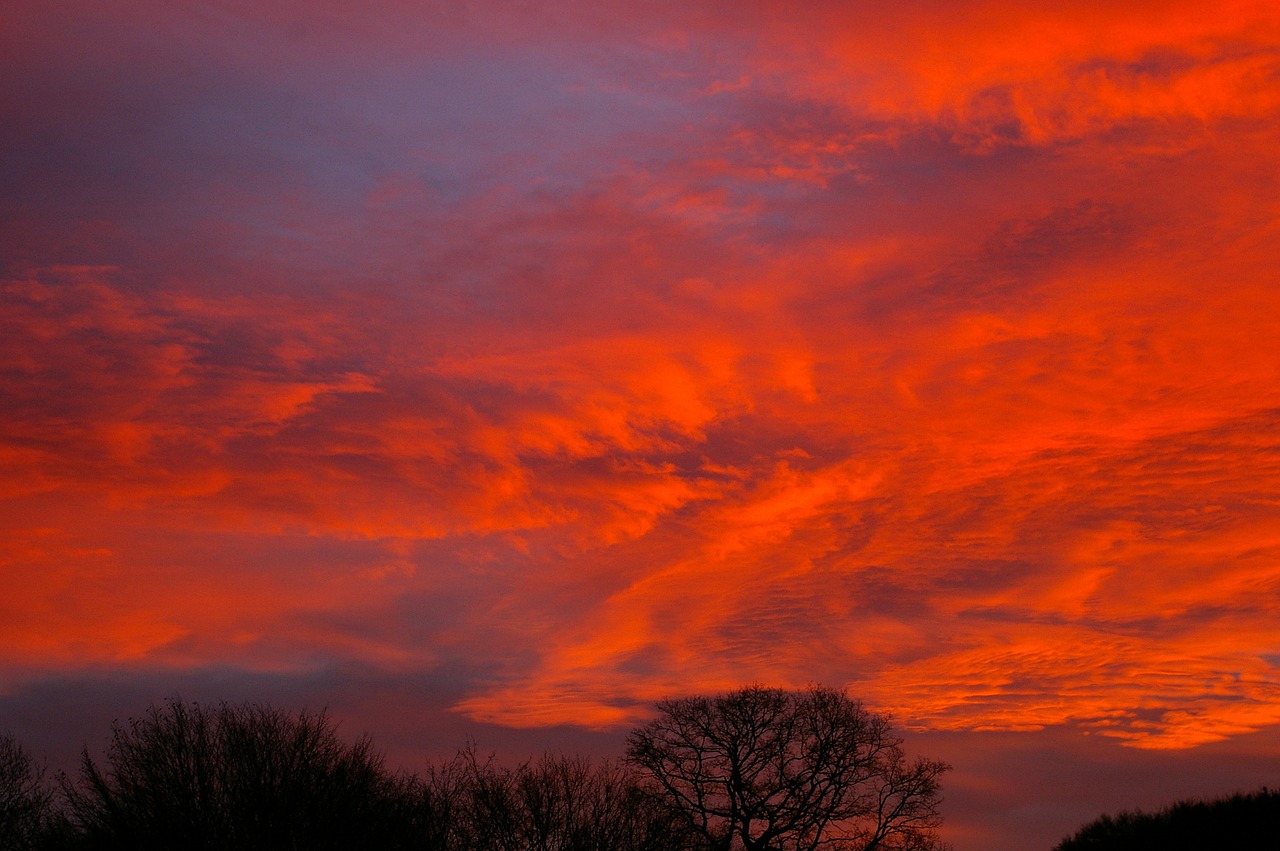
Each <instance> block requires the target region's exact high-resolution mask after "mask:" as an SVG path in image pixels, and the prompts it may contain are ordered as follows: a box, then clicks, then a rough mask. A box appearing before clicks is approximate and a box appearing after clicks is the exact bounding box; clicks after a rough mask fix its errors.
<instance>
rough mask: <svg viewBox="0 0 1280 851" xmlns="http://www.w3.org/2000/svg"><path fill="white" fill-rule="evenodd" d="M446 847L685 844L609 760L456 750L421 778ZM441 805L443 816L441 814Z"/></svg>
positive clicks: (626, 850) (566, 850) (573, 850)
mask: <svg viewBox="0 0 1280 851" xmlns="http://www.w3.org/2000/svg"><path fill="white" fill-rule="evenodd" d="M425 783H426V785H427V786H428V787H429V788H431V789H432V793H431V798H432V800H433V801H435V802H436V803H435V805H434V809H435V812H436V813H437V817H436V818H435V819H434V820H433V823H434V824H435V825H436V826H437V827H439V826H442V825H446V824H447V825H449V827H448V831H447V835H448V840H447V842H446V843H445V844H442V845H440V846H439V847H441V848H448V849H449V851H685V849H688V848H690V847H691V842H692V838H691V837H690V835H689V833H688V831H687V830H686V829H684V826H683V824H682V823H681V822H680V820H679V819H678V818H677V817H676V814H675V813H673V812H671V811H670V809H669V808H667V807H665V806H663V805H662V803H661V802H659V801H656V800H654V799H653V798H652V797H650V796H648V795H645V794H643V792H642V790H641V789H640V788H639V786H638V785H637V784H636V780H635V777H634V776H633V775H632V774H630V773H629V772H628V771H627V770H626V769H625V768H624V767H623V766H621V765H619V764H615V763H611V762H604V763H601V764H598V765H597V764H594V763H592V762H591V761H590V760H588V759H585V758H583V757H570V756H563V755H552V754H548V755H544V756H543V757H542V758H541V759H539V760H537V761H531V762H527V763H524V764H522V765H519V766H517V767H515V768H508V767H502V766H499V765H496V764H495V763H494V761H493V760H492V759H487V760H483V761H482V760H480V759H479V758H478V757H477V755H476V753H475V751H474V750H470V749H468V750H464V751H462V752H461V753H459V754H458V756H457V757H456V758H455V759H454V760H453V761H452V762H450V763H447V764H445V765H444V766H442V767H441V768H439V769H432V771H431V772H430V773H429V774H428V775H427V777H426V778H425ZM445 810H448V813H447V815H444V817H441V815H442V814H443V813H444V811H445Z"/></svg>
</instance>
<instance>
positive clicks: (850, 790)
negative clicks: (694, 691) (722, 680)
mask: <svg viewBox="0 0 1280 851" xmlns="http://www.w3.org/2000/svg"><path fill="white" fill-rule="evenodd" d="M627 744H628V747H627V758H628V760H629V761H630V762H631V764H633V765H635V766H637V767H638V768H639V769H641V770H642V771H643V772H644V773H645V774H646V775H647V777H648V778H649V781H650V783H651V789H652V791H653V794H655V795H656V796H657V797H658V798H660V799H661V800H664V801H665V802H667V803H668V804H669V805H671V806H672V807H673V808H674V809H675V810H676V811H677V812H679V813H680V814H681V815H682V817H683V819H684V822H685V824H686V825H687V827H688V828H689V829H690V830H692V831H693V832H695V833H696V834H698V835H699V836H700V837H701V839H702V840H703V841H704V842H705V843H706V845H707V846H708V847H710V848H711V849H715V851H731V849H735V848H741V849H745V851H818V849H850V851H871V849H882V851H923V849H929V848H934V847H937V841H936V838H935V828H936V827H937V826H938V824H939V822H940V818H939V816H938V813H937V805H938V803H939V800H940V798H939V783H938V778H939V777H940V776H941V774H942V773H943V772H944V771H946V770H948V768H949V766H947V765H946V764H945V763H941V762H936V761H930V760H923V759H920V760H916V761H915V762H908V761H907V759H906V756H905V755H904V753H903V751H902V746H901V745H902V740H901V739H900V738H899V737H898V736H896V735H895V734H894V733H893V731H892V729H891V727H890V724H889V721H888V719H887V718H885V717H884V716H882V715H877V714H875V713H872V712H869V711H867V710H865V709H864V708H863V707H862V705H861V704H860V703H857V702H856V701H854V700H851V699H850V698H849V697H848V696H847V695H846V694H845V692H843V691H837V690H834V689H828V688H822V687H814V688H810V689H808V690H807V691H785V690H782V689H771V688H764V687H760V686H752V687H749V688H743V689H739V690H738V691H734V692H730V693H728V694H723V695H719V696H716V697H688V698H683V699H680V700H668V701H664V702H662V703H660V704H658V717H657V718H655V719H654V720H653V721H651V722H649V723H648V724H646V725H645V726H643V727H640V728H639V729H637V730H635V731H633V732H632V733H631V735H630V737H629V738H628V743H627Z"/></svg>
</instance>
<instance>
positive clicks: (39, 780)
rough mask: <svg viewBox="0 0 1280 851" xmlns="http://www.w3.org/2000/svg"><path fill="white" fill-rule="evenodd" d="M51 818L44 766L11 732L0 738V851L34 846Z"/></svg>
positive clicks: (51, 800) (50, 798)
mask: <svg viewBox="0 0 1280 851" xmlns="http://www.w3.org/2000/svg"><path fill="white" fill-rule="evenodd" d="M52 816H53V793H52V792H51V790H50V789H49V787H48V786H46V785H45V782H44V766H43V765H39V764H37V763H36V761H35V760H34V759H33V758H32V757H31V754H30V753H28V752H27V750H26V749H25V748H24V747H22V745H21V744H19V743H18V740H17V739H15V738H14V737H13V735H12V734H11V733H5V734H4V735H0V851H25V849H29V848H36V847H38V845H39V844H40V843H41V840H42V837H43V835H44V833H45V831H46V830H47V829H48V828H49V826H50V820H51V818H52Z"/></svg>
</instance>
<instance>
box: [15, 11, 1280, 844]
mask: <svg viewBox="0 0 1280 851" xmlns="http://www.w3.org/2000/svg"><path fill="white" fill-rule="evenodd" d="M1278 134H1280V7H1278V6H1277V5H1276V4H1275V3H1274V2H1271V0H1214V2H1209V3H1206V2H1204V0H1194V1H1191V0H1188V2H1183V1H1182V0H1161V1H1160V2H1133V0H1121V1H1120V2H1116V0H1106V2H1103V0H1096V2H1095V0H1071V2H1065V3H1064V2H1055V3H1042V2H1025V0H1023V2H1013V0H947V1H946V2H942V0H899V2H895V3H873V2H847V0H843V1H842V2H835V0H810V2H806V3H803V4H800V3H783V2H777V0H735V2H732V3H730V2H727V0H704V2H695V3H691V2H687V0H683V2H676V0H633V2H620V0H591V2H588V1H587V0H545V2H540V3H532V2H515V0H506V1H505V2H498V0H427V1H426V2H410V0H370V2H366V3H363V4H358V6H357V5H352V4H346V3H338V2H334V1H333V0H311V1H310V2H306V3H302V2H297V0H285V2H279V3H272V4H260V3H256V2H248V0H217V2H214V0H209V2H193V0H137V2H128V3H126V2H120V0H102V1H101V2H93V3H51V2H47V0H10V2H7V3H6V4H5V7H4V11H3V12H0V408H2V409H3V411H4V413H3V416H0V542H2V543H0V728H3V729H10V730H13V731H14V732H15V733H16V734H18V735H19V738H20V739H22V740H23V741H24V742H26V743H27V744H28V745H29V746H31V747H32V748H33V749H35V750H37V751H38V752H41V753H46V754H47V755H48V756H49V758H50V761H51V763H52V764H55V765H63V764H68V763H69V762H71V761H73V760H74V754H75V752H76V751H77V750H78V749H79V748H80V747H81V745H82V744H85V743H88V744H89V745H90V746H91V747H99V746H101V744H102V743H103V741H104V740H105V738H106V736H107V734H108V733H109V730H110V723H111V720H112V719H113V718H123V717H125V716H127V715H129V714H138V713H140V712H141V711H142V710H143V709H145V707H146V706H147V704H148V703H150V702H152V701H158V700H162V699H164V698H166V697H170V696H175V695H177V696H181V697H183V698H193V699H203V700H214V699H220V698H222V699H228V700H233V701H236V700H243V699H257V700H270V701H272V702H273V703H276V704H277V705H281V706H284V707H288V708H300V707H302V706H303V705H306V706H310V707H313V708H314V707H317V706H326V705H327V706H328V707H329V709H330V712H331V713H332V714H333V715H334V717H335V718H337V719H339V720H340V722H341V724H342V725H343V726H342V729H343V730H345V731H349V732H351V733H353V734H355V733H358V732H362V731H368V732H369V733H370V734H371V735H372V736H373V738H374V740H375V743H376V744H378V745H380V746H381V747H383V748H384V749H385V750H386V751H387V752H388V756H389V759H390V760H391V761H392V762H393V763H394V764H396V765H403V766H404V767H405V768H408V769H414V768H415V767H421V766H422V765H424V764H425V763H426V761H428V760H431V759H435V758H438V757H441V756H447V755H448V754H449V753H451V752H452V751H453V750H454V749H456V748H459V747H462V746H463V745H465V744H467V743H468V741H473V742H475V743H476V744H477V745H478V746H479V747H480V748H481V749H492V750H495V751H497V752H498V753H500V754H501V755H504V756H507V757H510V758H519V755H520V754H528V753H534V752H540V751H541V750H543V749H544V748H550V749H560V750H566V751H578V752H584V753H591V754H596V755H601V756H616V755H618V754H619V753H620V752H621V750H622V747H623V740H624V738H625V734H626V732H627V731H628V730H629V729H631V728H632V727H633V726H635V725H637V724H639V723H642V722H643V721H644V720H645V719H647V718H648V717H651V715H650V714H651V712H652V706H653V703H654V702H655V701H657V700H659V699H661V698H665V697H673V696H679V695H685V694H692V693H713V692H719V691H725V690H728V689H732V688H735V687H738V686H741V685H745V684H749V683H761V684H766V685H770V686H779V687H787V688H801V687H805V686H806V685H808V684H814V683H818V684H824V685H828V686H835V687H844V688H847V689H848V690H849V693H850V694H851V695H852V696H855V697H857V698H860V699H862V700H863V701H865V703H866V705H867V706H868V707H870V708H873V709H875V710H877V711H881V712H886V713H890V714H891V715H892V716H893V718H894V721H895V724H896V726H897V728H898V729H899V730H900V731H902V733H903V734H904V736H905V737H906V741H907V747H908V749H909V751H911V752H912V753H920V754H923V755H925V756H929V757H932V758H940V759H946V760H947V761H949V762H951V763H952V764H953V765H954V770H953V771H952V772H951V773H950V774H949V775H947V777H946V783H945V794H946V800H945V802H944V803H943V806H942V813H943V816H944V817H945V819H946V826H945V828H944V831H943V835H944V837H945V838H946V839H947V840H948V841H950V842H951V843H952V844H953V845H954V846H955V849H956V851H1025V849H1035V848H1042V849H1045V851H1047V849H1049V848H1050V847H1052V845H1053V844H1054V843H1056V842H1057V841H1058V840H1060V839H1062V838H1063V837H1065V836H1066V835H1068V834H1069V833H1071V832H1073V831H1074V830H1075V829H1076V828H1078V827H1079V826H1080V825H1081V824H1083V823H1084V822H1086V821H1088V820H1090V819H1092V818H1094V817H1095V816H1097V815H1100V814H1101V813H1102V812H1115V811H1118V810H1121V809H1128V808H1132V807H1147V808H1152V807H1158V806H1160V805H1163V804H1165V803H1169V802H1171V801H1172V800H1174V799H1176V798H1177V797H1180V796H1190V795H1210V796H1212V795H1217V794H1224V793H1230V792H1233V791H1238V790H1239V791H1244V790H1250V789H1253V788H1255V787H1256V786H1258V785H1261V784H1263V783H1270V784H1271V785H1272V786H1274V785H1275V784H1276V783H1278V782H1280V428H1278V426H1280V348H1278V347H1277V346H1276V345H1275V343H1274V340H1275V337H1276V326H1277V318H1280V286H1278V283H1280V282H1278V280H1277V272H1276V269H1277V268H1280V168H1277V166H1278V165H1280V162H1278V160H1277V154H1276V150H1277V138H1278Z"/></svg>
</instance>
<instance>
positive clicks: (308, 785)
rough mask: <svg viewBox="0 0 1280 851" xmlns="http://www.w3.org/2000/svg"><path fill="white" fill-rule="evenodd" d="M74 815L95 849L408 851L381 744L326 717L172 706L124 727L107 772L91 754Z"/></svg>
mask: <svg viewBox="0 0 1280 851" xmlns="http://www.w3.org/2000/svg"><path fill="white" fill-rule="evenodd" d="M62 786H63V791H64V793H65V796H66V799H67V804H68V811H69V815H70V818H71V821H72V823H73V825H75V826H76V827H77V828H78V830H79V832H80V834H81V836H82V838H83V847H87V848H92V849H125V848H129V849H160V848H165V849H171V848H186V849H209V851H213V849H232V848H235V849H290V848H294V849H301V848H307V849H329V848H333V849H340V848H341V849H351V848H387V847H393V846H396V845H402V844H404V842H403V838H402V837H399V836H396V835H394V833H395V831H396V829H397V828H398V827H400V824H401V823H400V821H399V820H396V819H388V818H387V816H388V814H389V813H390V812H392V811H393V810H394V808H395V796H396V795H397V793H398V792H399V787H398V784H397V782H396V781H395V780H394V779H393V778H391V777H390V776H389V775H387V773H386V772H385V771H384V770H383V766H382V757H381V756H380V755H379V754H377V753H376V752H375V751H374V750H373V748H372V746H371V744H370V743H369V740H368V739H367V738H362V739H360V740H359V741H357V742H356V743H354V744H345V743H344V742H342V741H341V740H339V739H338V737H337V735H336V734H335V731H334V726H333V724H331V723H330V721H329V719H328V718H327V717H326V715H325V714H324V713H323V712H321V713H318V714H310V713H307V712H303V713H301V714H299V715H290V714H288V713H285V712H281V711H279V710H276V709H273V708H271V707H270V706H264V705H259V704H245V705H242V706H230V705H227V704H225V703H223V704H219V705H217V706H215V707H205V706H201V705H199V704H188V703H182V702H179V701H170V702H169V703H167V704H165V705H164V706H162V707H156V706H153V707H151V709H150V710H149V711H148V712H147V714H146V715H144V716H143V717H141V718H136V719H131V720H130V721H129V722H128V724H127V725H121V724H119V723H117V724H116V725H115V728H114V730H113V735H112V738H111V743H110V746H109V749H108V753H107V765H106V767H100V766H99V765H98V764H97V763H96V762H95V761H94V760H93V759H92V758H91V757H90V756H89V752H88V750H87V749H86V750H85V752H84V755H83V757H82V760H81V768H80V776H79V778H78V781H73V780H71V779H69V778H66V777H64V778H62Z"/></svg>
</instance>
